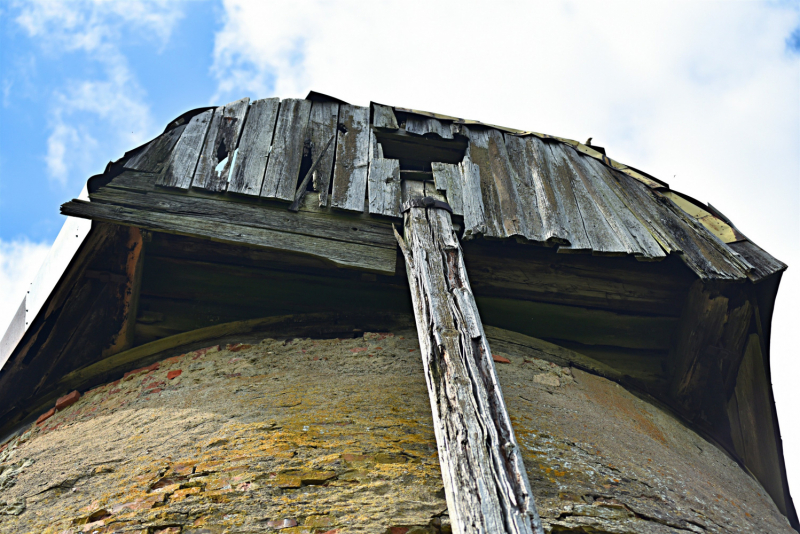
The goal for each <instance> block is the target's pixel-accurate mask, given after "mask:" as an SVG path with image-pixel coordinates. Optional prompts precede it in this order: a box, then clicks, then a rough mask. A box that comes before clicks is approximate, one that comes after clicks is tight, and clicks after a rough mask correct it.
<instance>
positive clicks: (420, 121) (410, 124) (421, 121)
mask: <svg viewBox="0 0 800 534" xmlns="http://www.w3.org/2000/svg"><path fill="white" fill-rule="evenodd" d="M406 131H407V132H408V133H413V134H417V135H425V134H428V133H434V134H436V135H438V136H439V137H441V138H442V139H452V138H453V132H452V131H451V129H450V123H449V122H442V121H440V120H438V119H432V118H428V117H422V116H420V115H409V116H408V118H407V119H406Z"/></svg>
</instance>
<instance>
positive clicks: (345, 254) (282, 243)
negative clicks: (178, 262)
mask: <svg viewBox="0 0 800 534" xmlns="http://www.w3.org/2000/svg"><path fill="white" fill-rule="evenodd" d="M61 211H62V213H64V214H66V215H71V216H74V217H82V218H85V219H92V220H96V221H108V222H112V223H114V224H121V225H126V226H137V227H139V228H143V229H146V230H153V231H156V232H166V233H171V234H178V235H188V236H195V237H201V238H206V239H210V240H212V241H219V242H223V243H240V244H246V245H251V246H257V247H265V248H271V249H276V250H285V251H289V252H297V253H300V254H307V255H310V256H315V257H318V258H323V259H326V260H328V261H331V262H333V263H334V264H336V265H339V266H342V267H351V268H357V269H365V270H368V271H374V272H377V273H384V274H391V275H393V274H394V271H395V262H396V257H397V252H396V249H389V248H384V247H374V246H369V245H362V244H358V243H347V242H344V241H335V240H331V239H325V238H320V237H313V236H306V235H301V234H291V233H288V232H280V231H275V230H268V229H264V228H255V227H251V226H243V225H241V224H230V223H225V222H220V221H217V220H209V219H208V218H206V217H193V216H186V215H174V214H170V213H161V212H154V211H148V210H143V209H134V208H127V207H122V206H112V205H109V204H100V203H97V202H86V201H83V200H73V201H72V202H68V203H66V204H64V205H63V206H61ZM284 211H285V210H284ZM286 213H289V212H286Z"/></svg>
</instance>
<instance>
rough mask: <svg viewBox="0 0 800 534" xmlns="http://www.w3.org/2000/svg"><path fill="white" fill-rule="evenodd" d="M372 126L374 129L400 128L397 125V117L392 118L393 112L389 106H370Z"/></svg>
mask: <svg viewBox="0 0 800 534" xmlns="http://www.w3.org/2000/svg"><path fill="white" fill-rule="evenodd" d="M372 125H373V126H375V127H376V128H391V129H393V130H397V129H398V128H399V127H400V126H398V124H397V117H395V116H394V110H393V109H392V108H390V107H389V106H382V105H380V104H372Z"/></svg>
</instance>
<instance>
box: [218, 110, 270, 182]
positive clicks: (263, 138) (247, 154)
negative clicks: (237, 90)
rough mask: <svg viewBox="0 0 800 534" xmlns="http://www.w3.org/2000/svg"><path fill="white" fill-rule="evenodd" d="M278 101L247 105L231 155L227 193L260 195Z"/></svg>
mask: <svg viewBox="0 0 800 534" xmlns="http://www.w3.org/2000/svg"><path fill="white" fill-rule="evenodd" d="M279 102H280V99H279V98H263V99H261V100H256V101H255V102H253V103H252V104H251V105H250V111H249V112H248V113H247V121H246V122H245V124H244V128H243V130H242V138H241V141H240V142H239V147H238V148H237V149H236V151H235V153H234V154H235V156H234V162H233V170H232V171H231V180H230V183H229V184H228V192H230V193H240V194H242V195H252V196H258V195H259V194H261V186H262V185H263V183H264V173H265V172H266V170H267V162H268V160H269V151H270V147H271V146H272V136H273V133H274V132H275V121H276V120H277V119H278V108H279V106H280V104H279Z"/></svg>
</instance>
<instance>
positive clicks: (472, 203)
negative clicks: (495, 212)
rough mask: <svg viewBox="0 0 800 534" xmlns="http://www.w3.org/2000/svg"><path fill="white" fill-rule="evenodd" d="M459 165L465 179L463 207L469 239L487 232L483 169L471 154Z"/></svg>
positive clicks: (466, 236)
mask: <svg viewBox="0 0 800 534" xmlns="http://www.w3.org/2000/svg"><path fill="white" fill-rule="evenodd" d="M458 166H459V170H460V171H461V172H460V174H461V179H462V180H463V182H462V184H461V193H462V208H463V209H464V239H466V240H469V239H472V238H474V237H478V236H481V235H484V234H485V233H486V232H487V229H486V215H485V213H484V208H483V197H482V195H481V170H480V168H479V167H478V166H477V165H476V164H475V163H473V162H472V160H471V159H470V157H469V154H467V155H466V156H465V157H464V161H462V162H461V163H459V164H458Z"/></svg>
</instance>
